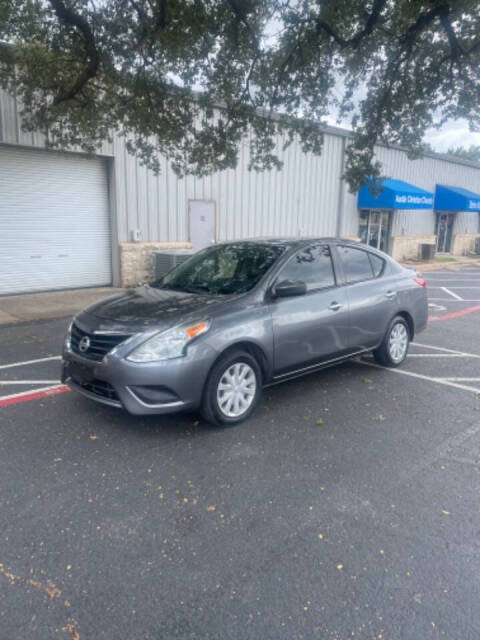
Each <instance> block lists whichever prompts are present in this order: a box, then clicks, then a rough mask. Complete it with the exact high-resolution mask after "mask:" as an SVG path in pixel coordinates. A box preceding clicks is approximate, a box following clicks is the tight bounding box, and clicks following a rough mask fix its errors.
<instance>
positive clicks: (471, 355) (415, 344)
mask: <svg viewBox="0 0 480 640" xmlns="http://www.w3.org/2000/svg"><path fill="white" fill-rule="evenodd" d="M411 345H412V347H422V348H423V349H433V351H444V352H445V353H458V354H459V355H461V356H468V357H469V358H480V354H476V353H466V352H465V351H458V350H457V349H447V348H446V347H436V346H434V345H433V344H423V343H422V342H412V343H411Z"/></svg>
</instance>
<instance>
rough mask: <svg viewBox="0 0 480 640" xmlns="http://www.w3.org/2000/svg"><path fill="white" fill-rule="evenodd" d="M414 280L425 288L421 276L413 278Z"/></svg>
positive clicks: (425, 284) (425, 285)
mask: <svg viewBox="0 0 480 640" xmlns="http://www.w3.org/2000/svg"><path fill="white" fill-rule="evenodd" d="M414 281H415V282H416V283H417V284H419V285H420V286H421V287H423V288H424V289H426V288H427V283H426V282H425V280H424V279H423V278H414Z"/></svg>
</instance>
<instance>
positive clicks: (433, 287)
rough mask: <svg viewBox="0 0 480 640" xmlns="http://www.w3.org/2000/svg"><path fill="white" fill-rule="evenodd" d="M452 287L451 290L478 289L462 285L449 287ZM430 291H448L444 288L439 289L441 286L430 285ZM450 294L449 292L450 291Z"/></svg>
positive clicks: (473, 286)
mask: <svg viewBox="0 0 480 640" xmlns="http://www.w3.org/2000/svg"><path fill="white" fill-rule="evenodd" d="M450 286H451V287H452V289H480V287H477V286H475V285H470V286H468V287H465V286H464V285H456V284H454V285H453V286H452V285H450ZM430 289H444V290H445V291H449V290H448V289H447V288H446V287H441V286H436V285H430ZM450 293H451V291H450Z"/></svg>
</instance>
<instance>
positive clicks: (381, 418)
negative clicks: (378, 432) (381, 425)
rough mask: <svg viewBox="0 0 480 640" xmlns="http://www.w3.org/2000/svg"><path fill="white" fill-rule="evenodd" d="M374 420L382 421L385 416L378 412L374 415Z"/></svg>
mask: <svg viewBox="0 0 480 640" xmlns="http://www.w3.org/2000/svg"><path fill="white" fill-rule="evenodd" d="M374 420H378V422H384V421H385V420H386V417H385V416H384V415H383V414H381V413H379V414H378V416H375V418H374Z"/></svg>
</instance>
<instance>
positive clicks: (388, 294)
mask: <svg viewBox="0 0 480 640" xmlns="http://www.w3.org/2000/svg"><path fill="white" fill-rule="evenodd" d="M396 295H397V292H396V291H387V293H386V294H385V297H386V298H388V299H389V300H391V299H392V298H394V297H395V296H396Z"/></svg>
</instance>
